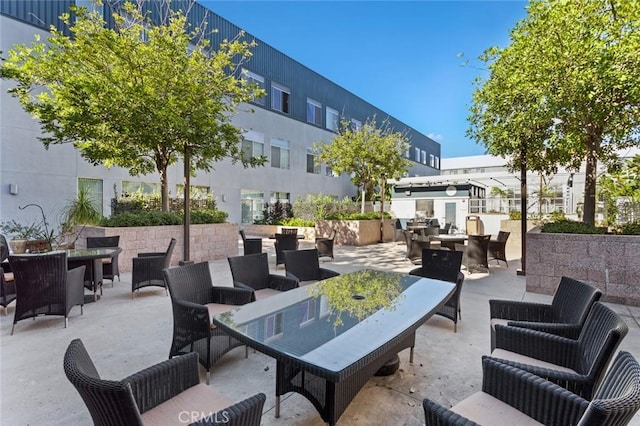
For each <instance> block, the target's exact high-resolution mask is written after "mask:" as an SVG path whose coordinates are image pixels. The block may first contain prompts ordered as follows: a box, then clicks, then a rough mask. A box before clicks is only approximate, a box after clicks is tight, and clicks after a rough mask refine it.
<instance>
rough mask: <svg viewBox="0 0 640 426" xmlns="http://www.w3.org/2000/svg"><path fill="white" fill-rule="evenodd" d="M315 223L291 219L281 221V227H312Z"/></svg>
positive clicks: (295, 218)
mask: <svg viewBox="0 0 640 426" xmlns="http://www.w3.org/2000/svg"><path fill="white" fill-rule="evenodd" d="M315 224H316V223H315V222H314V221H313V220H304V219H300V218H297V217H292V218H289V219H285V220H283V221H282V223H281V225H284V226H308V227H313V226H314V225H315Z"/></svg>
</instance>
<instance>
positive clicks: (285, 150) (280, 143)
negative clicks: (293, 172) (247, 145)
mask: <svg viewBox="0 0 640 426" xmlns="http://www.w3.org/2000/svg"><path fill="white" fill-rule="evenodd" d="M289 153H290V151H289V141H285V140H282V139H278V138H272V139H271V167H275V168H278V169H290V168H291V165H290V163H289Z"/></svg>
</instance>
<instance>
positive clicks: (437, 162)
mask: <svg viewBox="0 0 640 426" xmlns="http://www.w3.org/2000/svg"><path fill="white" fill-rule="evenodd" d="M435 167H436V169H439V168H440V157H438V156H437V155H436V166H435Z"/></svg>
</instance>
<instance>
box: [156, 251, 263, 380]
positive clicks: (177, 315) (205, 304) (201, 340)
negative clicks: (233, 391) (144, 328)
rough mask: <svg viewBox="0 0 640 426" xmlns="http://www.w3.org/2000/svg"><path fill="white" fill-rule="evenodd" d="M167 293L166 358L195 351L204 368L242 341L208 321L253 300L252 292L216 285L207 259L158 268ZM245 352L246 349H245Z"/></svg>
mask: <svg viewBox="0 0 640 426" xmlns="http://www.w3.org/2000/svg"><path fill="white" fill-rule="evenodd" d="M162 273H163V275H164V280H165V281H166V283H167V286H168V287H169V294H170V295H171V308H172V311H173V338H172V340H171V349H170V350H169V358H172V357H174V356H178V355H183V354H185V353H190V352H196V353H197V354H198V359H199V361H200V364H202V366H203V367H204V368H205V370H207V384H209V378H210V374H211V367H212V366H213V364H215V363H216V361H218V360H219V359H220V358H221V357H222V356H223V355H224V354H226V353H227V352H229V351H230V350H231V349H233V348H236V347H238V346H242V343H240V342H239V341H237V340H236V339H233V338H231V337H230V336H229V335H227V334H226V333H224V332H223V331H221V330H220V329H219V328H217V327H215V326H213V325H212V322H211V317H212V316H213V315H215V314H218V313H221V312H225V311H228V310H231V309H233V308H235V307H236V306H237V305H244V304H245V303H249V302H251V301H252V300H253V292H252V291H250V290H246V289H241V288H234V287H216V286H214V285H213V280H212V279H211V271H210V269H209V263H208V262H200V263H195V264H190V265H183V266H176V267H173V268H167V269H165V270H163V271H162ZM245 356H246V351H245Z"/></svg>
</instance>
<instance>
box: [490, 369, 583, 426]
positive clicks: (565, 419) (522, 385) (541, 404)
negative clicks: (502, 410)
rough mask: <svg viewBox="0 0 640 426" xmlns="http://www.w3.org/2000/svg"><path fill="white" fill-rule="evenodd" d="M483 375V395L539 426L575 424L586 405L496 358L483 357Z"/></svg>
mask: <svg viewBox="0 0 640 426" xmlns="http://www.w3.org/2000/svg"><path fill="white" fill-rule="evenodd" d="M482 374H483V378H482V391H483V392H485V393H487V394H489V395H491V396H493V397H494V398H497V399H499V400H500V401H502V402H504V403H505V404H508V405H509V406H511V407H513V408H515V409H517V410H519V411H521V412H523V413H524V414H526V415H527V416H529V417H531V418H533V419H535V420H536V421H538V422H540V423H542V424H577V423H578V420H579V419H580V417H581V416H582V414H583V413H584V411H585V410H586V409H587V406H588V405H589V401H587V400H585V399H583V398H581V397H580V396H578V395H576V394H574V393H572V392H569V391H568V390H566V389H564V388H562V387H560V386H558V385H557V384H555V383H552V382H549V381H547V380H545V379H543V378H541V377H538V376H536V375H534V374H531V373H529V372H526V371H524V370H521V369H519V368H516V367H514V366H511V365H508V364H505V363H503V362H501V361H500V360H498V359H496V358H491V357H487V356H483V357H482ZM523 395H526V398H523V397H522V396H523ZM550 401H553V403H550Z"/></svg>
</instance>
